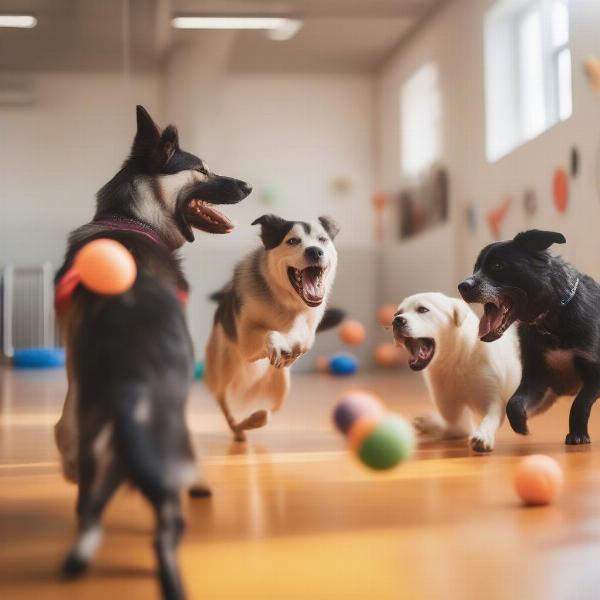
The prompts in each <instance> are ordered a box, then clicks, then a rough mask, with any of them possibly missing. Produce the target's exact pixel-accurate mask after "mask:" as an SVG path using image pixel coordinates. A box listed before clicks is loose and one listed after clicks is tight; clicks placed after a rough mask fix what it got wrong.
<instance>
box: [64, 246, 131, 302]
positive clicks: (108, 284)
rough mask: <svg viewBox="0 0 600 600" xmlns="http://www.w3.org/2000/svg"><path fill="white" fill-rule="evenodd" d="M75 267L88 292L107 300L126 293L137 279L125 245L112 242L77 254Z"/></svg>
mask: <svg viewBox="0 0 600 600" xmlns="http://www.w3.org/2000/svg"><path fill="white" fill-rule="evenodd" d="M73 266H74V268H75V270H76V271H77V273H78V274H79V278H80V279H81V283H83V285H85V287H86V288H88V289H89V290H91V291H92V292H96V293H97V294H105V295H108V296H116V295H117V294H123V293H124V292H126V291H127V290H128V289H129V288H130V287H131V286H132V285H133V282H134V281H135V278H136V275H137V268H136V265H135V261H134V260H133V256H131V253H130V252H129V251H128V250H127V249H126V248H125V246H123V244H120V243H119V242H117V241H115V240H109V239H100V240H94V241H93V242H90V243H89V244H86V245H85V246H84V247H83V248H82V249H81V250H80V251H79V252H78V253H77V256H76V257H75V261H74V263H73Z"/></svg>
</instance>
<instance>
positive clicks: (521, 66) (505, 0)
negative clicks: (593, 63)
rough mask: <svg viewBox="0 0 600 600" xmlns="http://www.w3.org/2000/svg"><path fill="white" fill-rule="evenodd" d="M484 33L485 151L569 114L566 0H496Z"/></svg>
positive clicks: (512, 144)
mask: <svg viewBox="0 0 600 600" xmlns="http://www.w3.org/2000/svg"><path fill="white" fill-rule="evenodd" d="M484 35H485V71H486V72H485V88H486V89H485V92H486V136H487V143H486V146H487V148H486V149H487V157H488V160H490V161H494V160H497V159H498V158H500V157H502V156H504V155H505V154H507V153H508V152H510V151H511V150H513V149H514V148H516V147H517V146H520V145H521V144H523V143H525V142H527V141H528V140H530V139H532V138H534V137H536V136H538V135H539V134H540V133H543V132H544V131H546V130H547V129H549V128H550V127H552V126H553V125H555V124H556V123H557V122H559V121H564V120H565V119H568V118H569V117H570V116H571V113H572V110H573V105H572V96H571V93H572V92H571V51H570V49H569V10H568V0H499V1H498V2H496V4H495V5H494V6H493V8H492V9H491V10H490V11H489V12H488V14H487V15H486V18H485V25H484Z"/></svg>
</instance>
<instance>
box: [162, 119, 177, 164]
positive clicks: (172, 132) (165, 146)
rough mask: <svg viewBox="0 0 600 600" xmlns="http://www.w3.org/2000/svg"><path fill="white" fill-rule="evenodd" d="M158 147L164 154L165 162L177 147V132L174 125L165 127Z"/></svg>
mask: <svg viewBox="0 0 600 600" xmlns="http://www.w3.org/2000/svg"><path fill="white" fill-rule="evenodd" d="M159 145H160V149H161V151H162V153H163V155H164V160H165V162H167V161H168V160H169V159H170V158H171V156H173V154H175V151H176V150H178V149H179V133H178V131H177V127H175V125H169V126H168V127H166V128H165V130H164V131H163V132H162V135H161V136H160V142H159Z"/></svg>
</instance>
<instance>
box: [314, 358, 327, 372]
mask: <svg viewBox="0 0 600 600" xmlns="http://www.w3.org/2000/svg"><path fill="white" fill-rule="evenodd" d="M315 369H316V370H317V371H318V372H319V373H329V359H328V358H327V357H326V356H317V359H316V360H315Z"/></svg>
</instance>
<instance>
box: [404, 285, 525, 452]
mask: <svg viewBox="0 0 600 600" xmlns="http://www.w3.org/2000/svg"><path fill="white" fill-rule="evenodd" d="M478 329H479V319H478V318H477V316H476V315H475V313H474V312H473V311H472V310H471V309H470V308H469V307H468V305H467V304H466V302H464V301H463V300H458V299H456V298H450V297H448V296H445V295H444V294H440V293H437V292H432V293H424V294H415V295H414V296H409V297H408V298H405V299H404V300H403V301H402V302H401V303H400V305H399V306H398V310H397V312H396V314H395V316H394V320H393V332H394V339H395V340H396V343H397V344H401V345H403V346H405V347H406V349H407V350H408V352H409V354H410V359H409V366H410V368H411V369H413V371H421V370H423V372H424V376H425V381H426V383H427V387H428V389H429V393H430V396H431V399H432V401H433V403H434V404H435V406H436V408H437V410H438V413H432V414H428V415H424V416H421V417H417V419H415V422H414V425H415V427H416V429H417V430H418V431H419V432H420V433H421V434H423V435H429V436H433V437H435V438H438V439H452V438H462V437H468V438H469V441H470V445H471V448H472V449H473V450H474V451H475V452H491V451H492V450H493V449H494V443H495V437H496V431H497V430H498V428H499V427H500V425H501V424H502V422H503V420H504V415H505V411H506V404H507V402H508V399H509V398H510V397H511V395H512V394H513V393H514V391H515V390H516V389H517V386H518V385H519V381H520V378H521V361H520V358H519V347H518V341H517V335H516V332H515V331H514V329H513V328H510V329H509V330H508V331H507V332H506V333H505V334H504V336H503V337H502V338H501V339H499V340H497V341H496V342H494V343H493V344H486V343H485V342H482V341H481V340H480V339H479V335H478ZM472 413H474V414H476V415H479V416H480V418H481V420H480V421H479V424H478V425H477V426H476V427H473V423H472Z"/></svg>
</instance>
